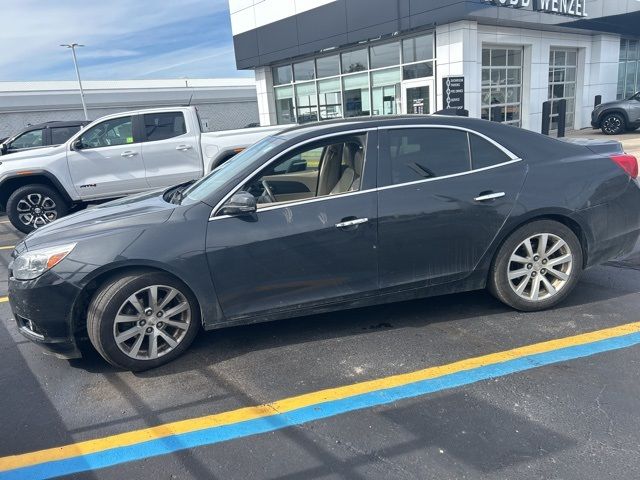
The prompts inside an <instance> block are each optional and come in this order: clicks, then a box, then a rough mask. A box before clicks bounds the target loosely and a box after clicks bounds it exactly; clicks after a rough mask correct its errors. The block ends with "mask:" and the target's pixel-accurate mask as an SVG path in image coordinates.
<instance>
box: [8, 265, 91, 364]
mask: <svg viewBox="0 0 640 480" xmlns="http://www.w3.org/2000/svg"><path fill="white" fill-rule="evenodd" d="M79 294H80V289H79V288H77V287H76V286H74V285H72V284H71V283H69V282H65V281H64V280H63V279H61V278H60V277H59V276H58V275H56V274H55V273H53V272H51V271H48V272H46V273H45V274H44V275H42V276H40V277H38V278H36V279H34V280H27V281H21V280H16V279H15V278H14V277H12V276H10V277H9V304H10V305H11V310H12V312H13V316H14V318H15V320H16V323H17V325H18V330H19V331H20V333H21V334H22V335H24V336H25V337H26V338H28V339H29V340H31V341H33V342H35V343H37V344H39V345H41V346H43V347H44V348H46V349H47V350H49V351H51V352H52V353H54V354H55V355H57V356H59V357H61V358H67V359H70V358H79V357H81V356H82V355H81V353H80V350H79V349H78V346H77V343H76V339H75V336H74V328H73V321H72V319H73V315H72V313H73V307H74V303H75V300H76V299H77V298H78V295H79Z"/></svg>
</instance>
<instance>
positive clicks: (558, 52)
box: [548, 49, 578, 130]
mask: <svg viewBox="0 0 640 480" xmlns="http://www.w3.org/2000/svg"><path fill="white" fill-rule="evenodd" d="M577 65H578V51H577V50H566V49H552V50H551V51H550V52H549V97H548V98H549V100H551V130H557V129H558V101H559V100H562V99H564V100H566V101H567V116H566V126H567V128H569V129H571V128H574V121H575V112H574V109H575V100H576V70H577Z"/></svg>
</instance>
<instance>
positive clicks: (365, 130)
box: [209, 127, 378, 221]
mask: <svg viewBox="0 0 640 480" xmlns="http://www.w3.org/2000/svg"><path fill="white" fill-rule="evenodd" d="M377 129H378V128H377V127H369V128H358V129H354V130H346V131H344V132H334V133H327V134H325V135H321V136H319V137H314V138H311V139H307V140H304V141H303V142H300V143H296V144H295V145H293V146H291V147H289V148H287V149H286V150H284V151H282V152H280V153H279V154H278V155H276V156H275V157H273V158H272V159H270V160H269V161H268V162H266V163H264V164H263V165H260V166H259V167H258V168H256V169H255V170H254V171H253V172H251V173H250V174H249V175H247V176H246V177H245V178H243V179H242V181H241V182H238V185H236V186H235V187H234V188H233V189H232V190H231V191H230V192H229V193H227V194H226V195H225V196H224V197H223V198H222V200H220V201H219V202H218V203H217V204H216V206H215V207H214V208H213V210H211V214H210V215H209V221H211V220H214V219H216V218H226V217H229V215H221V216H219V217H216V214H217V213H218V211H219V210H220V208H222V205H224V204H225V202H226V201H227V200H229V199H230V198H231V197H232V196H233V195H234V194H235V193H236V192H237V191H238V190H240V188H241V187H242V185H244V184H245V183H246V182H247V181H248V180H249V179H250V178H251V177H253V176H254V175H255V174H256V173H258V172H259V171H260V170H262V169H263V168H266V167H268V166H269V165H271V164H272V163H273V162H275V161H277V160H278V159H280V158H281V157H283V156H285V155H287V154H288V153H290V152H291V151H292V150H295V149H297V148H300V147H303V146H305V145H307V144H309V143H314V142H318V141H322V140H324V139H326V138H331V137H342V136H345V135H354V134H363V133H369V132H373V131H376V130H377ZM366 166H367V156H366V152H365V158H364V163H363V166H362V170H363V172H364V169H365V168H366ZM353 193H360V192H351V193H342V194H339V195H335V196H333V197H331V196H329V195H327V196H324V197H316V198H314V199H311V200H321V199H326V198H337V197H341V196H344V195H348V194H353ZM308 201H309V200H302V201H299V202H291V203H287V204H286V206H291V205H292V204H294V203H295V204H299V203H301V202H304V203H306V202H308ZM278 206H279V205H274V207H266V208H264V209H260V210H259V211H260V212H264V211H266V210H267V209H273V208H275V207H278ZM283 206H284V205H283Z"/></svg>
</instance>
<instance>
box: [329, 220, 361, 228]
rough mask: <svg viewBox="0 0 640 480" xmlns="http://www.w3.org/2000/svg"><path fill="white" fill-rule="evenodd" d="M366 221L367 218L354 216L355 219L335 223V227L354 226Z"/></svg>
mask: <svg viewBox="0 0 640 480" xmlns="http://www.w3.org/2000/svg"><path fill="white" fill-rule="evenodd" d="M368 221H369V219H368V218H356V219H355V220H347V221H346V222H340V223H336V228H348V227H355V226H356V225H361V224H363V223H367V222H368Z"/></svg>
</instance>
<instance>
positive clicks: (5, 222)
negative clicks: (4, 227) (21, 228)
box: [0, 220, 11, 224]
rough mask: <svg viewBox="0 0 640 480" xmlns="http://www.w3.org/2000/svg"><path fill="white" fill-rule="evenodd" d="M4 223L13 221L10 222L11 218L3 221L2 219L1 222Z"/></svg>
mask: <svg viewBox="0 0 640 480" xmlns="http://www.w3.org/2000/svg"><path fill="white" fill-rule="evenodd" d="M3 223H11V222H10V221H9V220H2V221H0V224H3Z"/></svg>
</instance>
